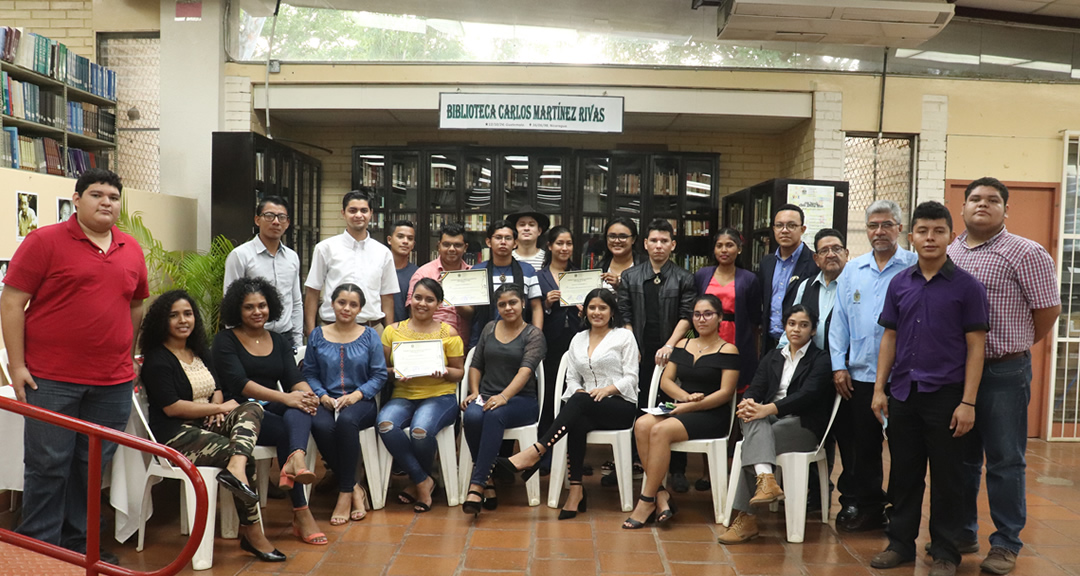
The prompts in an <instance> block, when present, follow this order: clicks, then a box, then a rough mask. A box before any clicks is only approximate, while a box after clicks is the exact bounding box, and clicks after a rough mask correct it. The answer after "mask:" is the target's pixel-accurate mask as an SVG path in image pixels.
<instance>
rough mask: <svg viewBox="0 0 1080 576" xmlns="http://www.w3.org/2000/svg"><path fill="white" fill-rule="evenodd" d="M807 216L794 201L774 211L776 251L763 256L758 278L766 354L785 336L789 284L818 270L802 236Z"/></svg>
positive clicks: (764, 352)
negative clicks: (785, 298) (785, 302)
mask: <svg viewBox="0 0 1080 576" xmlns="http://www.w3.org/2000/svg"><path fill="white" fill-rule="evenodd" d="M805 221H806V216H805V215H804V214H803V211H802V208H799V207H798V206H796V205H794V204H784V205H783V206H781V207H780V208H778V209H777V210H776V213H775V214H773V235H774V236H776V244H777V246H778V247H777V248H776V252H774V253H773V254H766V255H765V257H764V258H762V259H761V268H760V269H759V270H758V280H759V281H760V282H761V289H762V292H763V294H762V296H763V297H762V304H763V306H762V309H763V310H762V315H761V322H762V323H761V325H762V326H763V327H764V330H762V340H763V342H762V344H763V346H762V347H761V353H762V355H763V356H764V355H765V354H767V353H768V352H769V350H772V349H773V348H776V347H777V345H778V344H779V343H780V337H781V336H783V335H784V323H783V321H782V315H783V312H784V297H785V296H787V290H788V286H790V285H792V284H795V285H797V284H798V282H799V281H800V280H802V279H804V278H809V277H811V276H813V275H815V274H817V273H818V267H817V265H816V264H814V258H813V254H811V251H810V249H809V248H807V247H806V244H803V241H802V235H803V232H806V226H805V225H804V224H805Z"/></svg>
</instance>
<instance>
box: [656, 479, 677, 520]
mask: <svg viewBox="0 0 1080 576" xmlns="http://www.w3.org/2000/svg"><path fill="white" fill-rule="evenodd" d="M660 490H661V491H664V492H667V489H666V488H664V487H663V486H661V487H660ZM667 505H668V507H667V508H665V509H664V510H661V511H660V513H659V514H657V515H656V523H657V524H663V523H664V522H667V521H668V520H671V519H672V518H674V517H675V513H676V512H678V511H679V506H678V505H677V504H675V501H674V500H672V499H671V493H670V492H669V493H668V501H667Z"/></svg>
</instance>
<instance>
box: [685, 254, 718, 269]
mask: <svg viewBox="0 0 1080 576" xmlns="http://www.w3.org/2000/svg"><path fill="white" fill-rule="evenodd" d="M679 264H681V265H682V267H683V268H686V269H687V270H689V271H691V272H696V271H698V270H700V269H702V268H704V267H706V266H711V265H713V264H714V262H713V260H712V257H711V256H695V255H692V254H687V255H685V256H683V258H682V262H679Z"/></svg>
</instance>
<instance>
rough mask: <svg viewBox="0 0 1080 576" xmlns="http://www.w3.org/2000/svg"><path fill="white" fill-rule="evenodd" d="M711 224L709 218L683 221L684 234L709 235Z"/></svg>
mask: <svg viewBox="0 0 1080 576" xmlns="http://www.w3.org/2000/svg"><path fill="white" fill-rule="evenodd" d="M710 232H711V230H710V226H709V221H708V220H686V221H684V222H683V235H684V236H706V237H707V236H709V235H710Z"/></svg>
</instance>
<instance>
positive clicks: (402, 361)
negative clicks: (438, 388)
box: [390, 340, 446, 378]
mask: <svg viewBox="0 0 1080 576" xmlns="http://www.w3.org/2000/svg"><path fill="white" fill-rule="evenodd" d="M390 361H391V362H393V364H394V375H395V376H397V377H398V378H417V377H420V376H431V375H432V374H434V373H436V372H445V371H446V363H445V362H444V361H443V343H442V340H412V341H408V342H394V345H393V348H392V349H391V351H390Z"/></svg>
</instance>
